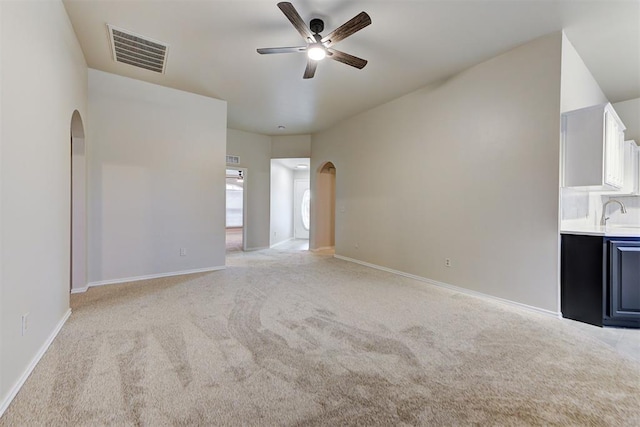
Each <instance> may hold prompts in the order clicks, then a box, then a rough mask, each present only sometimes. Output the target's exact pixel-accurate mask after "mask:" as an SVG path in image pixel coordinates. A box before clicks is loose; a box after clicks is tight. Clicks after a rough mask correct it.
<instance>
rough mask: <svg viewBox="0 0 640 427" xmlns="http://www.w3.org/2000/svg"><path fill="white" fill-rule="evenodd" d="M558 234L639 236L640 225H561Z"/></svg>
mask: <svg viewBox="0 0 640 427" xmlns="http://www.w3.org/2000/svg"><path fill="white" fill-rule="evenodd" d="M560 234H580V235H584V236H604V237H640V226H636V227H633V226H631V227H629V226H626V227H625V226H621V225H620V226H618V225H607V226H606V227H602V226H597V227H584V228H582V227H563V228H562V229H561V230H560Z"/></svg>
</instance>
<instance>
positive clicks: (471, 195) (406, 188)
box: [311, 33, 562, 312]
mask: <svg viewBox="0 0 640 427" xmlns="http://www.w3.org/2000/svg"><path fill="white" fill-rule="evenodd" d="M561 42H562V38H561V33H556V34H552V35H549V36H546V37H543V38H540V39H537V40H534V41H532V42H530V43H528V44H526V45H523V46H520V47H518V48H516V49H514V50H512V51H510V52H507V53H505V54H503V55H500V56H497V57H495V58H493V59H491V60H489V61H486V62H484V63H481V64H479V65H477V66H474V67H472V68H470V69H468V70H466V71H464V72H462V73H460V74H458V75H456V76H453V77H451V78H450V79H448V80H447V81H445V82H443V83H442V84H441V85H440V86H439V87H436V88H427V89H424V90H418V91H416V92H413V93H411V94H409V95H406V96H404V97H402V98H399V99H397V100H395V101H392V102H390V103H388V104H385V105H382V106H379V107H377V108H374V109H372V110H370V111H368V112H365V113H363V114H360V115H358V116H355V117H353V118H351V119H348V120H346V121H344V122H342V123H340V124H338V125H336V126H334V127H333V128H332V129H329V130H327V131H324V132H321V133H319V134H316V135H314V136H313V137H312V153H313V156H312V167H311V170H312V171H315V170H317V169H318V167H319V166H320V165H321V164H322V163H324V162H325V161H332V162H333V163H334V164H335V166H336V168H337V181H336V203H337V205H336V211H337V217H336V253H337V254H338V255H341V256H345V257H350V258H354V259H357V260H361V261H365V262H369V263H372V264H377V265H380V266H384V267H387V268H391V269H395V270H399V271H402V272H406V273H410V274H414V275H417V276H421V277H424V278H428V279H431V280H435V281H438V282H442V283H446V284H449V285H454V286H458V287H462V288H467V289H469V290H472V291H477V292H481V293H484V294H489V295H493V296H496V297H500V298H505V299H508V300H511V301H515V302H519V303H522V304H526V305H529V306H533V307H537V308H540V309H543V310H547V311H550V312H558V305H559V304H558V199H559V197H558V191H559V180H558V179H559V131H560V65H561V64H560V63H561ZM390 178H393V179H390ZM317 184H318V183H317V174H313V173H312V191H315V190H317V187H318V185H317ZM313 209H314V211H315V210H316V207H315V206H314V208H313ZM315 220H316V218H312V221H315ZM312 226H317V224H316V222H313V223H312ZM313 239H314V236H312V242H311V247H317V246H319V245H318V242H317V241H314V240H313ZM356 245H357V246H358V247H357V248H356ZM445 258H450V259H451V261H452V266H451V267H446V266H445V262H444V260H445Z"/></svg>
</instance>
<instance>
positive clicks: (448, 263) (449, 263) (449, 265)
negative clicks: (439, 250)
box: [444, 258, 451, 267]
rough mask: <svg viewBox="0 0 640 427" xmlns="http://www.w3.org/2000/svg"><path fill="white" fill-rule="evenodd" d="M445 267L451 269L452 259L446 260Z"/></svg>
mask: <svg viewBox="0 0 640 427" xmlns="http://www.w3.org/2000/svg"><path fill="white" fill-rule="evenodd" d="M444 265H446V266H447V267H451V258H445V259H444Z"/></svg>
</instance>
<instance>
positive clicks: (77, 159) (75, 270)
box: [69, 110, 87, 292]
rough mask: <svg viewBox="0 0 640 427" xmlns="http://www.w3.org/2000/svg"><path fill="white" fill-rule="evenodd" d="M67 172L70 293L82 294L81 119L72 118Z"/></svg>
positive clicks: (84, 256) (83, 168) (84, 230)
mask: <svg viewBox="0 0 640 427" xmlns="http://www.w3.org/2000/svg"><path fill="white" fill-rule="evenodd" d="M70 151H71V171H70V191H71V197H70V202H71V206H70V212H71V218H70V222H71V227H70V229H71V236H70V247H71V249H70V252H71V253H70V257H69V259H70V265H69V270H70V272H69V289H70V291H71V292H74V291H77V292H80V291H83V290H85V288H86V286H87V157H86V147H85V137H84V125H83V123H82V117H80V113H79V112H78V111H77V110H76V111H74V112H73V115H72V116H71V149H70Z"/></svg>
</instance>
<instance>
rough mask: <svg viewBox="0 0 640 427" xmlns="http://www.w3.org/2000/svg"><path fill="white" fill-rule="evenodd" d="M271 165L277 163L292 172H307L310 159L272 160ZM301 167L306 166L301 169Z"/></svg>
mask: <svg viewBox="0 0 640 427" xmlns="http://www.w3.org/2000/svg"><path fill="white" fill-rule="evenodd" d="M271 162H272V163H278V164H280V165H282V166H284V167H286V168H289V169H293V170H309V165H310V163H311V159H309V158H308V157H306V158H293V159H272V160H271ZM302 165H304V166H306V168H305V167H302Z"/></svg>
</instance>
